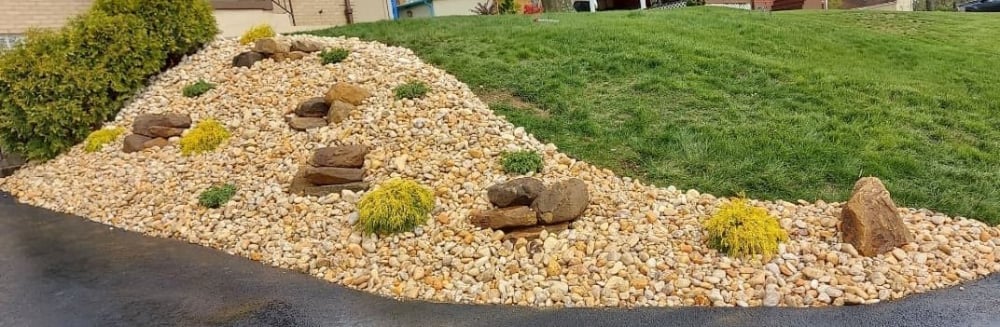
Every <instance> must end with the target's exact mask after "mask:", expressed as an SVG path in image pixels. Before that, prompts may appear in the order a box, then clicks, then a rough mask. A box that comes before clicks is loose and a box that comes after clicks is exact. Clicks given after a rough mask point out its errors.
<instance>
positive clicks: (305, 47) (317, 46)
mask: <svg viewBox="0 0 1000 327" xmlns="http://www.w3.org/2000/svg"><path fill="white" fill-rule="evenodd" d="M324 47H325V46H324V45H323V43H321V42H317V41H308V40H294V41H292V51H302V52H319V51H321V50H323V48H324Z"/></svg>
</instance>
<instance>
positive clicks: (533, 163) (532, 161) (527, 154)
mask: <svg viewBox="0 0 1000 327" xmlns="http://www.w3.org/2000/svg"><path fill="white" fill-rule="evenodd" d="M500 164H501V165H502V166H503V171H504V172H506V173H508V174H527V173H530V172H536V173H540V172H542V165H543V161H542V156H541V155H539V154H538V152H534V151H514V152H504V153H503V154H501V155H500Z"/></svg>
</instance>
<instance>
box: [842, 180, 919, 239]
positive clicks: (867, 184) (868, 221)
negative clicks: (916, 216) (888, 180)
mask: <svg viewBox="0 0 1000 327" xmlns="http://www.w3.org/2000/svg"><path fill="white" fill-rule="evenodd" d="M840 219H841V223H840V231H841V233H842V235H843V238H844V242H847V243H850V244H851V245H853V246H854V248H855V249H857V250H858V253H860V254H861V255H864V256H868V257H871V256H875V255H878V254H881V253H885V252H888V251H890V250H892V249H893V248H896V247H898V246H901V245H903V244H906V243H909V242H912V241H913V234H912V233H910V231H909V230H908V229H907V228H906V225H905V224H904V223H903V219H902V218H900V217H899V212H898V211H896V204H895V203H894V202H893V201H892V197H891V196H890V194H889V191H888V190H886V188H885V185H883V184H882V181H881V180H879V179H878V178H875V177H864V178H861V179H859V180H858V181H857V183H855V184H854V192H853V193H852V194H851V199H850V200H848V201H847V203H846V204H845V205H844V207H843V209H842V210H841V214H840Z"/></svg>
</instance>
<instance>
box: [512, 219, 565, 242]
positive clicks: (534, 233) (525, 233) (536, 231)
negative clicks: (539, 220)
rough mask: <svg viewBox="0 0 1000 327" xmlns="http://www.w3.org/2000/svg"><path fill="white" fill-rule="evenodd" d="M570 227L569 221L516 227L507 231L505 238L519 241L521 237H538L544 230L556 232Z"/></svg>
mask: <svg viewBox="0 0 1000 327" xmlns="http://www.w3.org/2000/svg"><path fill="white" fill-rule="evenodd" d="M567 228H569V222H564V223H558V224H552V225H538V226H531V227H523V228H516V229H511V230H509V231H506V232H505V233H504V235H503V239H504V240H510V241H511V242H514V241H517V239H519V238H523V239H526V240H529V241H530V240H533V239H537V238H538V237H539V236H541V234H542V231H547V232H549V234H555V233H559V232H562V231H564V230H566V229H567Z"/></svg>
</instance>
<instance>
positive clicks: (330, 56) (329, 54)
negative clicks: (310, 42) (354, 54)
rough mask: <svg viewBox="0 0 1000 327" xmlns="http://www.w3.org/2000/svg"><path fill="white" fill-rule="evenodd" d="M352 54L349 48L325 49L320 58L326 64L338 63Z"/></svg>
mask: <svg viewBox="0 0 1000 327" xmlns="http://www.w3.org/2000/svg"><path fill="white" fill-rule="evenodd" d="M350 55H351V51H349V50H347V49H329V50H323V52H320V53H319V60H320V62H322V63H323V64H324V65H327V64H336V63H339V62H341V61H344V59H347V56H350Z"/></svg>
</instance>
